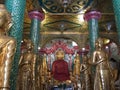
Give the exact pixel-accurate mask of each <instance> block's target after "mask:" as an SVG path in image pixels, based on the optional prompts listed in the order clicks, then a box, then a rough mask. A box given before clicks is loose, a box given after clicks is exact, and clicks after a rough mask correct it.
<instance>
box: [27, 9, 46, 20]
mask: <svg viewBox="0 0 120 90" xmlns="http://www.w3.org/2000/svg"><path fill="white" fill-rule="evenodd" d="M28 15H29V17H30V18H31V19H35V18H36V19H38V20H40V21H42V20H44V18H45V14H44V13H43V12H40V11H37V10H34V11H30V12H29V14H28Z"/></svg>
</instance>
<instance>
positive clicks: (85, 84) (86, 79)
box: [80, 55, 93, 90]
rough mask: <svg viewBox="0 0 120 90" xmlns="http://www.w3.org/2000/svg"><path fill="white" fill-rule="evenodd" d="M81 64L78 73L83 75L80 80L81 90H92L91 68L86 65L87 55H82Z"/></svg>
mask: <svg viewBox="0 0 120 90" xmlns="http://www.w3.org/2000/svg"><path fill="white" fill-rule="evenodd" d="M82 59H83V63H82V64H81V67H80V72H81V73H83V79H82V88H83V89H82V90H93V89H92V86H91V85H92V84H91V83H92V82H91V66H90V64H89V63H88V57H87V55H83V57H82Z"/></svg>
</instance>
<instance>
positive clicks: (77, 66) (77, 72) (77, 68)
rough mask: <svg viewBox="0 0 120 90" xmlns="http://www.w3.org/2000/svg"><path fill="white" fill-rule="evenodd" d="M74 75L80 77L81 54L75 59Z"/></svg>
mask: <svg viewBox="0 0 120 90" xmlns="http://www.w3.org/2000/svg"><path fill="white" fill-rule="evenodd" d="M73 75H74V76H75V77H76V76H77V77H78V76H80V56H79V54H77V55H76V57H75V59H74V68H73Z"/></svg>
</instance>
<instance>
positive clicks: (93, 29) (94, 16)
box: [84, 10, 101, 53]
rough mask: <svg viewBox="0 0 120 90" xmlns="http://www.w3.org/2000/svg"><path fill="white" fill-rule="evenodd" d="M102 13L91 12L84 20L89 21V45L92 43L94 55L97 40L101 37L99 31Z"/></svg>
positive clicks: (91, 50)
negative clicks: (99, 20)
mask: <svg viewBox="0 0 120 90" xmlns="http://www.w3.org/2000/svg"><path fill="white" fill-rule="evenodd" d="M100 17H101V13H100V12H98V11H95V10H93V11H89V12H87V13H85V15H84V19H85V20H86V21H88V29H89V41H90V42H89V43H90V52H91V53H92V52H93V51H94V49H95V40H96V39H97V38H98V36H99V31H98V19H100Z"/></svg>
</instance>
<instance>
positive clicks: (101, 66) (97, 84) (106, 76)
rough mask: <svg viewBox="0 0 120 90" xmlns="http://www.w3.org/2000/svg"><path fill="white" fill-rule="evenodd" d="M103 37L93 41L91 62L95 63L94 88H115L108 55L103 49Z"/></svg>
mask: <svg viewBox="0 0 120 90" xmlns="http://www.w3.org/2000/svg"><path fill="white" fill-rule="evenodd" d="M103 45H104V42H103V39H102V38H98V39H97V40H96V42H95V47H96V50H95V51H94V52H93V55H92V62H91V63H92V64H93V65H96V72H95V81H94V90H115V88H114V82H113V75H112V72H111V68H110V66H109V62H108V55H107V53H105V51H104V49H103Z"/></svg>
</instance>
